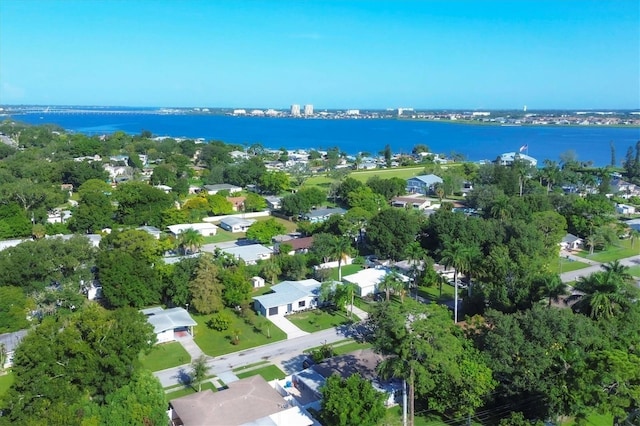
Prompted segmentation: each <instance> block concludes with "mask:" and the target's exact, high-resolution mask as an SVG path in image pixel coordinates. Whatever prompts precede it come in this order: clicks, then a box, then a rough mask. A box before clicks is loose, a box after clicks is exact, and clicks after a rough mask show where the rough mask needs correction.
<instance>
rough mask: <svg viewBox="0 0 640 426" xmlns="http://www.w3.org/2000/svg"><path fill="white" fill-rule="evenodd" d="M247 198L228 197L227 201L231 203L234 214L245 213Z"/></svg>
mask: <svg viewBox="0 0 640 426" xmlns="http://www.w3.org/2000/svg"><path fill="white" fill-rule="evenodd" d="M246 199H247V197H227V201H228V202H230V203H231V208H233V211H234V212H243V211H244V202H245V201H246Z"/></svg>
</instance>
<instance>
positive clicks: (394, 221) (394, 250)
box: [367, 209, 419, 261]
mask: <svg viewBox="0 0 640 426" xmlns="http://www.w3.org/2000/svg"><path fill="white" fill-rule="evenodd" d="M418 227H419V222H418V217H417V216H416V215H415V214H414V213H413V212H409V211H406V210H403V209H385V210H381V211H379V212H378V213H377V214H375V215H374V216H373V217H372V218H371V220H370V221H369V226H368V227H367V238H368V243H369V246H371V248H372V249H373V250H374V251H375V253H376V254H377V255H378V256H380V257H383V258H390V259H392V260H396V261H397V260H400V259H399V258H400V256H401V255H402V249H399V248H401V247H406V246H408V245H409V244H410V243H411V242H412V241H415V239H416V233H417V232H418Z"/></svg>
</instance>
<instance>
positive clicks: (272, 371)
mask: <svg viewBox="0 0 640 426" xmlns="http://www.w3.org/2000/svg"><path fill="white" fill-rule="evenodd" d="M258 374H259V375H261V376H262V377H263V378H264V379H265V380H266V381H267V382H269V381H271V380H274V379H278V380H279V379H284V378H285V377H286V376H287V375H286V374H285V373H284V372H283V371H282V370H280V369H279V368H278V367H276V366H275V365H267V366H266V367H261V368H256V369H254V370H249V371H245V372H240V373H237V374H236V375H237V376H238V378H239V379H246V378H247V377H251V376H257V375H258Z"/></svg>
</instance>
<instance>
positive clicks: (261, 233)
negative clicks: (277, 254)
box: [247, 217, 286, 244]
mask: <svg viewBox="0 0 640 426" xmlns="http://www.w3.org/2000/svg"><path fill="white" fill-rule="evenodd" d="M285 232H286V228H285V227H284V225H283V224H282V223H280V222H278V221H276V220H275V219H274V218H272V217H271V218H269V219H267V220H261V221H258V222H256V223H254V224H253V225H251V227H250V228H249V229H248V230H247V238H249V239H251V240H255V241H258V242H259V243H261V244H268V243H271V239H272V238H273V237H275V236H276V235H280V234H284V233H285Z"/></svg>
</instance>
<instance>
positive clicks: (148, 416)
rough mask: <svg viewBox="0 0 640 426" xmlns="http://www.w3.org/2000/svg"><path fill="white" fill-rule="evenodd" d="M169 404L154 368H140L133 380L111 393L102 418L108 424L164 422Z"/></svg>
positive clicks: (156, 423) (153, 423)
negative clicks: (153, 371)
mask: <svg viewBox="0 0 640 426" xmlns="http://www.w3.org/2000/svg"><path fill="white" fill-rule="evenodd" d="M166 407H167V401H166V398H165V393H164V389H163V388H162V385H161V384H160V382H159V381H158V379H157V378H156V377H155V376H154V375H153V374H152V373H151V372H150V371H147V370H138V371H136V373H135V374H134V375H133V377H132V379H131V381H130V382H129V383H127V384H125V385H124V386H123V387H121V388H119V389H118V390H116V391H115V392H113V393H111V394H109V395H107V397H106V404H105V405H104V407H103V412H102V413H101V417H102V422H103V423H104V424H121V425H124V424H138V425H162V424H164V423H166V419H167V412H166Z"/></svg>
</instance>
